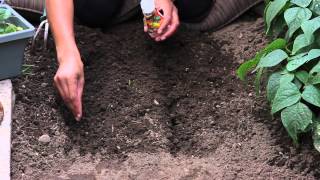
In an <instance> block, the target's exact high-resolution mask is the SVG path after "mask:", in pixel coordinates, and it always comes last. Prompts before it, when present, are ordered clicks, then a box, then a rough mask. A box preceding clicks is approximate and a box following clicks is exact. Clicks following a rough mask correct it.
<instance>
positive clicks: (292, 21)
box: [284, 0, 312, 39]
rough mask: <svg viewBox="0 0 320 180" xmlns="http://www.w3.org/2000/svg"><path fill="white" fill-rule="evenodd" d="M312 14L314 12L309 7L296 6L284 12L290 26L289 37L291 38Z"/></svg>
mask: <svg viewBox="0 0 320 180" xmlns="http://www.w3.org/2000/svg"><path fill="white" fill-rule="evenodd" d="M291 2H292V1H291ZM310 2H311V0H310ZM309 4H310V3H309ZM311 16H312V12H311V11H310V10H309V9H307V8H301V7H294V8H290V9H288V10H286V11H285V13H284V19H285V21H286V23H287V25H288V27H289V30H288V32H287V39H290V38H291V37H292V35H293V34H294V33H295V32H296V31H297V30H298V29H299V28H300V27H301V25H302V23H303V22H305V21H307V20H309V19H310V18H311Z"/></svg>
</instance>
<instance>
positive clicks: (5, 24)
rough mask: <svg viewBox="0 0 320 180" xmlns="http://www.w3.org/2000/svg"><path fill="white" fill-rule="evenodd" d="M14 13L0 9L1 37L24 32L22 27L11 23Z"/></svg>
mask: <svg viewBox="0 0 320 180" xmlns="http://www.w3.org/2000/svg"><path fill="white" fill-rule="evenodd" d="M11 17H12V13H11V11H10V10H9V9H6V8H0V35H1V34H8V33H12V32H17V31H21V30H23V28H22V27H19V26H16V25H14V24H12V23H10V21H9V19H10V18H11Z"/></svg>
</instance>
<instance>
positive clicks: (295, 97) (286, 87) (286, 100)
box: [271, 82, 301, 114]
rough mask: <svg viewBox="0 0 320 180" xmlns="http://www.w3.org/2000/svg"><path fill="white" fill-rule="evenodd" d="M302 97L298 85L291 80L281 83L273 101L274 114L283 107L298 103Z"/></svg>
mask: <svg viewBox="0 0 320 180" xmlns="http://www.w3.org/2000/svg"><path fill="white" fill-rule="evenodd" d="M300 99H301V93H300V91H299V89H298V88H297V86H296V85H295V84H293V83H291V82H288V83H284V84H280V87H279V89H278V91H277V93H276V96H275V98H274V100H273V103H272V110H271V112H272V114H275V113H277V112H278V111H280V110H282V109H283V108H286V107H289V106H291V105H293V104H295V103H297V102H298V101H299V100H300Z"/></svg>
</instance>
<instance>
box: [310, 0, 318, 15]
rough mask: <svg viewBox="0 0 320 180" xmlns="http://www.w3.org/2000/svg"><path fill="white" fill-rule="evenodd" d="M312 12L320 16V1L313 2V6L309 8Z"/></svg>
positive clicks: (314, 0)
mask: <svg viewBox="0 0 320 180" xmlns="http://www.w3.org/2000/svg"><path fill="white" fill-rule="evenodd" d="M309 8H310V10H311V11H312V12H314V13H315V14H316V15H318V16H319V15H320V0H313V1H312V4H311V6H310V7H309Z"/></svg>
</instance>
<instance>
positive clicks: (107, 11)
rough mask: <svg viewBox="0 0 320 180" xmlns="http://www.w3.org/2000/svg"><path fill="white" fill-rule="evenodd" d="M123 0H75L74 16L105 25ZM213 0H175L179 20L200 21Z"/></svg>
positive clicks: (91, 25)
mask: <svg viewBox="0 0 320 180" xmlns="http://www.w3.org/2000/svg"><path fill="white" fill-rule="evenodd" d="M123 1H124V0H75V1H74V3H75V16H76V17H77V18H78V19H79V20H80V22H81V23H83V24H84V25H87V26H90V27H105V26H107V25H108V23H109V22H110V21H111V20H112V18H113V17H114V15H115V14H116V13H117V11H118V10H119V9H120V8H121V5H122V3H123ZM212 1H213V0H176V1H175V5H176V6H177V8H178V11H179V17H180V20H181V21H185V22H192V21H200V20H201V19H202V18H203V17H205V15H206V14H207V12H208V11H209V10H210V8H211V3H212Z"/></svg>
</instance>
